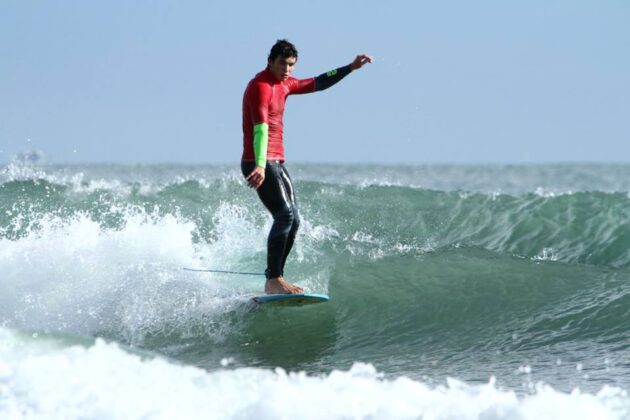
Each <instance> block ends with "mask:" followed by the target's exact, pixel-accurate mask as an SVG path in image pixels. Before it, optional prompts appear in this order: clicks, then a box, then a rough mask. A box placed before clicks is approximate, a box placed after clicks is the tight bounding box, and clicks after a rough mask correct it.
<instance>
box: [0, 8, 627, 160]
mask: <svg viewBox="0 0 630 420" xmlns="http://www.w3.org/2000/svg"><path fill="white" fill-rule="evenodd" d="M281 38H286V39H289V40H290V41H291V42H293V43H294V44H295V45H296V47H297V49H298V51H299V60H298V64H297V66H296V69H295V70H294V73H293V74H294V76H295V77H298V78H307V77H313V76H317V75H318V74H320V73H323V72H326V71H328V70H331V69H333V68H336V67H341V66H343V65H346V64H348V63H350V62H351V61H352V60H353V58H354V57H355V55H356V54H359V53H368V54H370V55H372V56H373V57H374V62H373V63H372V64H371V65H368V66H365V67H364V68H363V69H361V70H359V71H356V72H353V73H352V74H350V75H349V76H348V77H346V78H345V79H344V80H342V81H341V82H340V83H339V84H337V85H335V86H333V87H332V88H330V89H328V90H326V91H324V92H318V93H314V94H311V95H303V96H294V97H290V98H289V99H288V100H287V108H286V111H285V115H284V123H285V133H284V142H285V151H286V158H287V161H292V162H313V163H317V162H331V163H361V164H362V163H385V164H396V163H409V164H425V163H428V164H434V163H473V164H476V163H498V164H503V163H505V164H509V163H552V162H553V163H555V162H630V1H627V0H591V1H585V0H527V1H525V0H522V1H520V0H511V1H508V0H503V1H498V0H494V1H492V0H479V1H469V0H444V1H422V0H416V1H395V0H392V1H384V0H379V1H372V0H361V1H359V0H336V1H330V0H320V1H305V0H297V1H286V2H261V1H247V2H244V1H238V0H234V1H226V0H224V1H213V0H206V1H201V0H199V1H187V0H178V1H175V0H171V1H167V0H136V1H128V0H108V1H105V0H102V1H85V0H63V1H34V0H33V1H29V0H2V1H1V2H0V162H5V163H6V162H9V161H10V160H11V159H13V158H14V157H15V156H16V155H17V154H18V153H23V152H29V151H32V150H39V151H41V152H43V155H44V157H45V161H46V162H48V163H59V164H62V163H123V164H135V163H139V164H152V163H184V164H215V163H232V162H234V163H235V164H238V162H239V161H240V156H241V151H242V142H243V140H242V129H241V118H242V117H241V107H242V95H243V91H244V89H245V86H246V85H247V83H248V81H249V80H250V79H251V78H252V77H253V76H254V75H255V74H256V73H257V72H259V71H260V70H262V69H264V67H265V65H266V59H267V55H268V53H269V49H270V48H271V46H272V45H273V44H274V42H275V41H276V40H277V39H281Z"/></svg>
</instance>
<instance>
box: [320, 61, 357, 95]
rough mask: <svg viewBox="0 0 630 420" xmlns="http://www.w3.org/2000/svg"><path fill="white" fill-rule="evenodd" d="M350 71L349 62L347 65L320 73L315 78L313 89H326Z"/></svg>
mask: <svg viewBox="0 0 630 420" xmlns="http://www.w3.org/2000/svg"><path fill="white" fill-rule="evenodd" d="M351 71H352V67H350V64H348V65H347V66H343V67H339V68H338V69H335V70H331V71H329V72H326V73H323V74H320V75H319V76H317V77H316V78H315V90H316V91H319V90H324V89H328V88H329V87H331V86H332V85H334V84H335V83H337V82H338V81H340V80H341V79H343V78H344V77H346V76H347V75H349V74H350V72H351Z"/></svg>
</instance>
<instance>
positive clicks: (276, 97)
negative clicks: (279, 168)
mask: <svg viewBox="0 0 630 420" xmlns="http://www.w3.org/2000/svg"><path fill="white" fill-rule="evenodd" d="M312 92H315V78H314V77H312V78H310V79H301V80H300V79H296V78H294V77H289V78H288V79H287V80H283V81H278V80H277V79H276V78H275V77H274V76H273V74H271V72H270V71H269V70H263V71H261V72H260V73H258V74H257V75H256V76H255V77H254V78H253V79H252V80H251V81H250V82H249V83H248V84H247V88H246V89H245V94H244V95H243V156H242V158H241V160H242V161H243V162H254V161H255V155H254V125H257V124H261V123H267V124H268V125H269V143H268V146H267V160H279V161H280V162H284V145H283V143H282V130H283V124H282V115H283V114H284V104H285V102H286V100H287V96H289V95H299V94H303V93H312Z"/></svg>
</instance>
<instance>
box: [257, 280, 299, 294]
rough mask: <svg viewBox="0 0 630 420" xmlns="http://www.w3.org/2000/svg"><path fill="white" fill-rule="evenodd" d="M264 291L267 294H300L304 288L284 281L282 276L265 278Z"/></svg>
mask: <svg viewBox="0 0 630 420" xmlns="http://www.w3.org/2000/svg"><path fill="white" fill-rule="evenodd" d="M265 293H266V294H268V295H281V294H292V295H296V294H300V293H304V289H302V288H301V287H300V286H296V285H294V284H291V283H289V282H288V281H286V280H285V279H284V278H283V277H282V276H280V277H274V278H272V279H267V282H266V283H265Z"/></svg>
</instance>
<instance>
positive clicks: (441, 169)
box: [0, 164, 630, 418]
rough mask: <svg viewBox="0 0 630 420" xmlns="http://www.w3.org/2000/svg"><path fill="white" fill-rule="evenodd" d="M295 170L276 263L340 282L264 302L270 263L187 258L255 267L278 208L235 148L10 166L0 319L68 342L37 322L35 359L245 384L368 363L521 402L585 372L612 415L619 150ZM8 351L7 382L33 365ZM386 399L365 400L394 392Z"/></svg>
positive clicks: (621, 273) (379, 377)
mask: <svg viewBox="0 0 630 420" xmlns="http://www.w3.org/2000/svg"><path fill="white" fill-rule="evenodd" d="M289 169H290V170H291V172H292V175H293V178H294V180H295V184H296V189H297V193H298V201H299V205H300V211H301V215H302V219H303V223H302V226H301V230H300V233H299V237H298V241H297V244H296V248H295V250H294V252H293V254H292V255H291V257H290V261H289V262H288V264H287V270H286V272H287V276H288V278H289V279H290V280H293V281H296V282H297V283H298V284H300V285H302V286H303V287H305V288H306V289H307V290H308V291H311V292H315V293H328V294H329V295H330V297H331V301H330V302H329V303H327V304H322V305H314V306H309V307H303V308H297V309H296V308H292V309H291V308H285V309H264V310H256V309H254V308H253V307H252V306H251V303H250V297H251V296H252V295H253V294H255V293H256V292H258V291H260V290H262V287H263V281H264V279H263V278H262V277H255V276H236V275H230V274H215V273H195V272H189V271H184V270H182V267H189V268H197V269H202V268H210V269H223V270H237V271H257V272H260V271H263V270H264V266H263V265H264V261H265V255H266V251H265V243H266V234H267V232H268V230H269V228H270V225H271V221H270V218H269V216H268V215H267V214H266V212H265V211H264V209H263V207H262V205H261V204H260V203H259V202H258V200H257V198H256V196H255V194H254V193H253V192H252V191H251V190H249V189H248V188H247V187H246V186H245V184H244V183H243V181H242V179H241V176H240V174H239V173H238V168H232V167H221V166H213V167H201V166H200V167H191V166H147V167H129V166H125V167H121V166H87V167H32V166H20V165H15V164H12V165H9V166H7V167H5V168H3V169H2V170H1V171H0V273H2V275H1V276H0V320H1V324H0V325H2V326H4V328H5V330H4V331H5V332H4V334H6V335H7V336H11V337H17V336H22V335H24V336H26V337H31V336H32V335H33V334H34V335H36V336H39V337H44V336H46V337H51V336H52V337H57V338H56V340H61V341H63V342H64V343H66V341H67V343H66V344H64V346H62V348H61V349H59V348H49V346H46V345H43V344H42V345H41V346H40V344H37V343H38V339H29V340H31V341H33V343H31V344H29V346H31V345H32V346H35V347H36V348H38V349H40V350H38V351H41V357H44V359H45V358H48V357H50V358H55V357H61V358H62V359H63V358H66V359H67V358H70V359H72V357H74V356H72V355H73V354H74V353H73V352H79V353H77V354H80V355H79V356H77V358H78V359H76V360H75V359H72V360H73V363H74V362H77V363H79V362H80V360H85V361H86V363H90V362H89V360H92V358H93V357H96V358H97V359H95V360H99V359H98V357H100V356H95V355H94V354H97V353H99V352H101V353H102V352H105V353H106V356H105V357H106V358H108V357H112V358H115V357H119V356H118V355H117V354H118V353H123V354H127V356H120V357H123V358H124V357H129V358H133V357H135V356H133V353H134V352H136V351H141V352H144V351H147V352H149V353H150V354H151V358H153V357H155V356H158V358H157V359H156V360H161V358H167V359H168V360H171V361H174V362H177V363H180V364H184V365H191V366H195V367H197V368H202V369H204V370H205V371H206V372H207V373H200V372H203V371H199V372H197V373H195V374H191V375H192V376H191V377H198V376H199V375H201V376H202V377H203V378H204V379H203V381H206V382H207V383H214V381H218V382H217V383H220V382H221V381H224V380H225V381H228V382H229V383H234V384H236V385H235V386H237V385H238V383H239V381H243V383H245V382H247V381H251V379H252V378H261V379H260V380H261V381H267V380H268V381H271V382H270V383H274V384H276V385H277V386H279V387H281V388H282V389H284V388H286V387H290V386H298V385H296V384H297V383H298V382H299V383H300V385H299V386H298V388H299V387H302V386H303V387H304V388H300V389H303V390H304V391H305V390H307V389H309V390H310V389H311V388H312V387H314V388H315V389H318V388H321V389H320V390H319V391H316V392H320V391H321V390H323V389H324V388H325V387H328V386H340V387H342V388H343V387H344V386H347V387H349V388H348V389H349V390H354V391H357V390H358V389H361V387H362V386H363V385H361V383H362V382H361V380H363V379H361V378H363V376H362V375H363V373H362V372H364V371H366V369H367V371H369V374H368V377H369V379H368V380H367V381H368V382H367V383H368V384H369V386H372V387H374V389H375V390H377V391H378V392H384V389H388V390H389V391H387V392H393V391H391V390H393V389H398V388H397V387H399V386H400V387H402V388H401V390H402V389H403V388H404V389H405V391H401V392H407V391H406V389H407V388H405V387H407V386H409V387H411V388H410V389H413V390H414V392H416V391H417V392H420V393H422V392H425V393H426V395H427V398H429V399H427V400H426V401H429V400H430V399H431V398H437V396H438V395H441V397H440V398H443V399H444V400H445V401H447V400H448V399H449V398H456V397H454V396H455V395H459V394H458V392H460V393H461V392H463V394H464V395H467V394H470V395H473V394H474V395H477V396H478V395H481V394H483V393H484V392H490V393H493V394H492V395H494V396H493V397H492V398H491V399H490V401H493V404H494V403H497V404H498V401H504V399H508V400H509V399H510V398H515V399H514V400H513V405H511V406H510V407H511V408H509V410H516V411H509V410H508V411H505V412H510V413H511V412H518V413H521V414H519V415H520V416H522V417H523V418H529V417H528V414H527V413H528V412H527V411H526V410H527V409H526V408H524V407H525V406H526V405H527V406H528V407H529V405H528V404H532V401H537V403H540V404H543V405H544V404H546V403H541V401H542V400H543V399H545V398H548V397H549V395H547V394H545V392H547V391H544V388H541V387H543V385H540V384H538V385H537V383H539V382H541V383H544V384H546V385H545V386H549V387H553V388H550V391H549V392H550V393H551V394H550V395H551V396H552V397H553V398H568V399H569V400H572V398H573V397H574V394H571V396H569V394H563V393H565V392H570V391H571V390H573V389H575V388H578V387H579V388H580V389H581V390H583V391H586V392H590V394H585V396H581V397H580V396H577V397H575V398H574V399H575V400H580V398H587V397H588V398H591V399H593V400H592V401H596V402H594V404H596V405H597V404H600V405H598V407H599V408H602V407H603V408H602V409H604V408H605V409H609V408H610V409H611V410H612V411H611V413H613V414H611V416H612V417H611V418H617V417H615V416H616V415H617V414H619V413H620V411H614V409H612V408H611V407H612V406H610V407H609V406H607V405H606V404H607V403H606V402H602V401H603V400H598V398H600V395H604V394H605V395H608V394H606V392H608V391H604V388H603V387H612V388H606V389H608V390H609V391H610V389H613V390H615V391H614V392H620V393H623V392H625V391H623V390H624V389H627V388H628V377H630V375H629V373H630V371H629V370H628V365H627V360H626V359H627V358H626V356H625V354H627V353H626V352H627V350H628V347H629V346H630V344H629V343H630V332H628V329H627V327H626V324H627V320H628V314H630V282H629V279H630V210H629V209H630V194H629V191H630V165H609V166H594V165H556V166H520V167H519V166H505V167H498V166H494V167H484V166H477V167H466V166H427V167H422V166H418V167H400V168H396V167H378V166H377V167H368V166H365V167H361V166H342V165H337V166H335V165H323V166H314V165H311V166H309V165H302V166H300V165H297V166H296V167H295V168H293V167H289ZM96 337H101V338H104V339H105V340H107V341H108V342H112V341H113V342H116V343H118V345H119V346H122V347H121V348H119V347H118V345H116V344H107V343H104V342H101V341H98V342H97V343H94V341H93V340H94V338H96ZM12 340H13V341H15V340H17V338H11V339H10V340H9V341H12ZM46 340H48V341H49V340H50V339H49V338H47V339H46ZM46 340H44V341H46ZM39 341H42V339H41V338H40V339H39ZM29 342H30V341H29ZM75 345H79V348H81V349H83V350H80V351H79V350H72V349H74V348H75V347H73V346H75ZM53 347H54V346H53ZM42 349H43V350H42ZM129 352H131V353H129ZM7 354H8V353H7ZM60 355H61V356H60ZM5 356H6V354H5ZM7 357H8V356H7ZM8 360H9V361H8V362H7V361H6V360H4V358H3V359H0V386H2V384H3V383H4V384H5V385H6V384H10V383H11V381H12V380H13V379H10V378H13V376H10V375H9V376H6V375H5V376H3V373H2V372H3V369H5V371H6V372H9V371H10V372H15V371H16V369H18V370H19V369H21V366H22V363H26V362H24V361H23V360H21V359H20V360H17V359H16V360H17V361H16V360H13V359H11V357H8ZM12 360H13V361H12ZM129 360H131V359H129ZM151 360H153V359H151ZM2 363H4V365H3V364H2ZM94 363H95V364H98V362H94ZM104 363H105V362H104ZM130 363H131V362H130ZM133 363H136V362H133ZM137 363H138V364H139V365H138V366H141V367H139V368H138V369H140V370H142V369H149V370H151V369H156V372H154V373H156V374H157V372H159V371H160V369H162V367H155V366H157V365H160V363H163V362H159V363H158V362H157V361H153V362H147V361H144V362H142V361H139V362H137ZM361 363H368V365H362V364H361ZM160 366H162V365H160ZM353 366H354V367H353ZM366 366H367V367H366ZM277 367H279V368H282V369H284V371H289V372H304V373H301V374H299V375H298V374H297V373H296V375H297V376H290V375H289V376H287V375H288V374H286V373H283V374H279V373H277V372H275V373H274V371H273V370H269V369H274V368H277ZM169 369H170V368H169ZM173 369H175V370H177V369H182V368H179V367H178V368H173ZM252 369H253V370H252ZM284 371H283V372H284ZM182 372H187V373H181V372H179V373H176V375H180V374H181V377H188V376H187V375H188V372H189V371H186V370H185V369H184V370H182ZM357 372H358V373H357ZM95 374H96V373H95ZM7 375H8V374H7ZM42 375H43V374H42ZM51 375H54V373H51ZM133 375H134V374H130V376H129V379H130V380H132V381H133V380H135V379H134V376H133ZM204 375H209V376H204ZM283 375H284V376H283ZM300 375H307V376H300ZM311 375H317V376H311ZM320 375H323V376H320ZM447 377H451V378H457V379H456V380H454V381H455V382H449V383H447V384H446V385H444V381H445V378H447ZM6 378H9V379H6ZM225 378H227V379H225ZM357 378H359V379H357ZM400 378H407V379H405V380H408V381H410V382H408V383H407V382H404V381H403V380H402V379H400ZM490 378H495V379H492V381H491V382H489V380H490ZM29 380H30V379H29ZM33 380H35V379H33ZM182 380H184V379H182ZM191 380H192V379H191ZM195 380H197V379H195ZM337 380H339V381H341V382H339V383H337ZM3 381H4V382H3ZM230 381H232V382H230ZM300 381H303V382H300ZM331 381H332V382H331ZM400 381H402V382H400ZM458 381H459V382H458ZM247 383H249V382H247ZM331 383H332V384H333V385H331ZM341 383H343V384H344V385H340V384H341ZM401 383H403V384H402V385H400V384H401ZM454 383H455V384H456V385H452V384H454ZM274 386H275V385H274ZM202 388H203V387H202ZM462 389H464V391H462ZM261 392H262V391H261ZM321 392H323V391H321ZM410 392H411V391H410ZM600 392H604V394H599V393H600ZM610 392H612V391H610ZM614 392H613V393H614ZM510 393H515V394H510ZM0 394H1V393H0ZM256 395H258V394H256ZM409 395H411V394H409ZM414 395H415V394H414ZM422 395H425V394H422ZM545 395H546V396H545ZM615 395H617V394H615ZM620 395H621V394H620ZM14 397H15V398H17V399H16V400H15V401H18V402H17V403H16V404H18V405H17V406H16V407H18V408H16V409H19V407H21V406H20V405H19V398H18V397H17V396H15V395H14ZM495 397H496V400H495V399H493V398H495ZM552 397H549V398H552ZM11 398H13V397H11ZM257 398H261V397H260V395H258V397H257ZM357 398H358V397H357ZM392 398H393V399H392V400H391V401H389V404H388V403H387V401H385V402H383V405H382V406H379V405H378V404H380V403H375V404H376V406H375V410H377V411H373V412H367V414H365V416H369V415H377V414H378V413H385V414H387V413H389V412H388V411H378V410H388V409H391V408H392V407H393V404H403V405H404V404H406V403H405V402H404V401H402V402H400V401H397V400H396V401H395V398H394V397H392ZM479 398H481V397H479ZM532 398H533V400H532ZM553 398H552V399H553ZM601 398H604V397H601ZM606 398H607V397H606ZM620 398H622V397H620ZM604 399H605V398H604ZM11 401H13V400H11ZM15 401H14V402H15ZM545 401H547V400H546V399H545ZM580 401H581V400H580ZM584 401H586V400H584ZM589 401H591V400H589ZM607 401H608V400H607ZM622 401H623V398H622ZM477 402H479V401H477ZM9 403H10V401H9V400H6V399H5V400H1V399H0V412H1V411H2V410H5V409H7V408H6V407H10V405H6V404H9ZM259 403H260V404H262V402H259ZM321 403H322V404H324V403H325V401H321ZM11 404H13V403H11ZM357 404H358V403H357ZM361 404H363V403H361ZM549 404H551V403H549ZM567 404H568V403H567ZM412 405H413V404H412ZM621 406H623V404H621ZM251 407H258V408H257V409H259V408H260V406H257V405H253V406H251ZM251 407H250V408H249V409H253V408H251ZM379 407H380V408H379ZM396 407H399V406H398V405H396ZM414 407H415V406H414ZM462 407H465V408H462V409H464V410H472V409H471V408H470V407H469V406H467V405H462ZM567 407H568V406H567ZM606 407H607V408H606ZM615 407H616V406H615ZM412 408H413V407H412ZM412 408H410V410H412ZM416 408H417V407H416ZM495 408H496V407H495ZM547 408H549V409H551V405H549V406H548V407H547ZM331 409H332V408H331ZM567 409H568V408H567ZM269 410H270V411H268V413H270V414H269V416H270V417H274V416H284V415H286V416H290V415H291V414H290V413H289V412H284V413H283V412H276V411H273V410H272V409H271V408H269ZM506 410H507V408H506ZM519 410H525V411H522V412H521V411H519ZM263 411H264V410H263ZM473 411H474V410H473ZM473 411H469V412H471V413H472V412H473ZM315 412H317V411H315ZM569 412H573V411H567V413H569ZM164 413H167V411H165V412H164ZM243 413H245V412H243ZM271 413H273V415H272V414H271ZM339 413H341V414H339ZM339 413H338V416H339V417H344V416H345V417H348V416H353V415H354V414H352V413H351V412H346V411H340V412H339ZM370 413H371V414H370ZM375 413H377V414H375ZM409 413H411V414H410V416H411V417H414V416H417V415H419V414H414V413H428V412H421V411H413V410H412V411H409ZM480 413H481V412H480ZM493 413H494V412H493ZM523 413H524V414H523ZM322 414H327V413H323V412H322ZM495 414H496V413H495ZM237 415H245V414H235V413H231V414H228V415H226V416H227V417H230V416H237ZM336 415H337V414H335V413H333V417H334V416H336ZM420 415H421V414H420ZM425 415H426V414H425ZM165 416H166V415H165ZM357 416H359V417H360V416H361V415H357ZM397 416H399V415H398V414H396V415H394V417H397ZM478 416H482V414H478ZM478 416H475V415H471V418H477V417H478ZM400 417H405V415H402V414H401V415H400ZM452 417H453V416H451V417H450V418H452ZM455 417H457V416H455ZM495 417H496V418H510V417H509V416H508V417H505V416H504V417H501V415H498V414H497V415H496V416H495ZM513 417H514V416H512V418H513ZM517 417H518V416H517ZM621 417H623V416H621ZM437 418H440V417H439V416H438V417H437ZM443 418H449V417H448V416H446V417H443ZM490 418H493V417H492V416H491V417H490Z"/></svg>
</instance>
